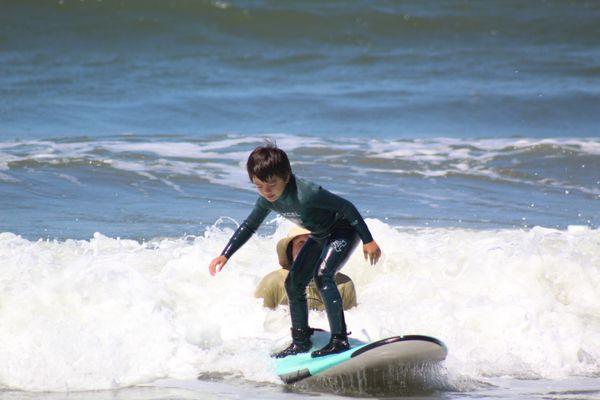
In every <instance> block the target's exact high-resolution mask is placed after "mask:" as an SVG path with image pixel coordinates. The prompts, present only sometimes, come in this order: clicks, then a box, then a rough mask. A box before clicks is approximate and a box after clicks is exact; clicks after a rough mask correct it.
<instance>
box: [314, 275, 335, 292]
mask: <svg viewBox="0 0 600 400" xmlns="http://www.w3.org/2000/svg"><path fill="white" fill-rule="evenodd" d="M313 280H314V281H315V286H316V287H317V289H319V291H322V290H323V289H327V287H328V285H332V284H333V285H335V282H334V280H333V278H332V277H331V276H329V275H327V274H323V273H322V272H321V271H317V273H315V274H314V276H313Z"/></svg>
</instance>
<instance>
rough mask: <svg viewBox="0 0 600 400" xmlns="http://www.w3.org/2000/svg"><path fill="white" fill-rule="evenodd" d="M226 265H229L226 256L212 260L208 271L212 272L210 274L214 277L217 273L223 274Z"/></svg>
mask: <svg viewBox="0 0 600 400" xmlns="http://www.w3.org/2000/svg"><path fill="white" fill-rule="evenodd" d="M225 264H227V257H225V256H219V257H216V258H215V259H214V260H212V261H211V262H210V265H209V266H208V270H209V271H210V274H211V275H212V276H215V274H216V273H217V272H221V270H222V269H223V267H224V266H225Z"/></svg>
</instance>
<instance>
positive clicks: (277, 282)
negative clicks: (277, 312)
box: [254, 268, 356, 311]
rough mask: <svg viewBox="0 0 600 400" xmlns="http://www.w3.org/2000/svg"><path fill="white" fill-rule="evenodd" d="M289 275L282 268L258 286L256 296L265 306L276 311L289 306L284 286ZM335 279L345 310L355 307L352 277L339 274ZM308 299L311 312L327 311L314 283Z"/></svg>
mask: <svg viewBox="0 0 600 400" xmlns="http://www.w3.org/2000/svg"><path fill="white" fill-rule="evenodd" d="M288 273H289V271H288V270H286V269H283V268H281V269H279V270H277V271H273V272H271V273H269V274H267V275H266V276H265V277H264V278H263V279H262V280H261V281H260V283H259V284H258V286H257V288H256V292H255V293H254V296H255V297H256V298H262V299H263V300H264V302H263V305H264V306H265V307H268V308H271V309H275V308H277V306H279V305H284V304H288V298H287V294H286V292H285V284H284V282H285V278H287V276H288ZM334 279H335V283H336V284H337V287H338V290H339V291H340V296H341V297H342V306H343V308H344V310H347V309H349V308H352V307H355V306H356V290H355V289H354V283H353V282H352V280H351V279H350V277H349V276H347V275H344V274H342V273H339V272H338V273H337V274H335V276H334ZM306 299H307V301H308V308H310V309H311V310H318V311H323V310H324V309H325V307H324V305H323V301H322V300H321V295H320V294H319V291H318V290H317V287H316V286H315V283H314V282H313V281H310V284H309V285H308V288H307V290H306Z"/></svg>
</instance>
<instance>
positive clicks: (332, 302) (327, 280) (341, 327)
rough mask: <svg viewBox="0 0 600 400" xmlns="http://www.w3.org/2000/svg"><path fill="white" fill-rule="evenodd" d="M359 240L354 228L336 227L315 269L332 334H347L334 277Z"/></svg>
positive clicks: (315, 276)
mask: <svg viewBox="0 0 600 400" xmlns="http://www.w3.org/2000/svg"><path fill="white" fill-rule="evenodd" d="M359 242H360V238H359V236H358V234H357V233H356V231H354V230H353V229H348V228H338V229H336V230H335V231H334V232H333V233H332V234H331V236H330V237H329V238H328V239H327V242H326V243H325V246H324V247H323V251H322V252H321V257H320V263H319V267H318V268H317V269H315V271H314V280H315V284H316V286H317V289H319V292H320V293H321V298H322V299H323V303H324V304H325V309H326V310H327V318H328V319H329V328H330V329H331V333H332V334H343V335H345V334H346V321H345V320H344V308H343V306H342V297H341V296H340V292H339V291H338V288H337V285H336V284H335V280H334V279H333V277H334V276H335V274H336V272H338V271H339V270H340V269H341V268H342V267H343V266H344V264H346V262H347V261H348V259H349V258H350V255H351V254H352V252H353V251H354V249H355V248H356V246H357V245H358V243H359Z"/></svg>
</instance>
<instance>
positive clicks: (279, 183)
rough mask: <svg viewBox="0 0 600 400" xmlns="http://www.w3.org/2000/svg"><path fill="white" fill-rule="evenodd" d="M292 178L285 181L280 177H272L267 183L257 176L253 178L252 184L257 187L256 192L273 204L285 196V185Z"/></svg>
mask: <svg viewBox="0 0 600 400" xmlns="http://www.w3.org/2000/svg"><path fill="white" fill-rule="evenodd" d="M289 180H290V177H289V176H288V177H287V178H286V179H283V178H281V177H279V176H272V177H270V178H269V179H267V180H266V181H261V180H260V179H258V178H257V177H256V176H255V177H253V178H252V182H254V185H256V190H258V194H260V195H261V196H262V197H264V198H265V199H267V200H269V201H270V202H271V203H272V202H274V201H277V199H278V198H279V197H280V196H281V195H282V194H283V191H284V190H285V185H287V183H288V181H289Z"/></svg>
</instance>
